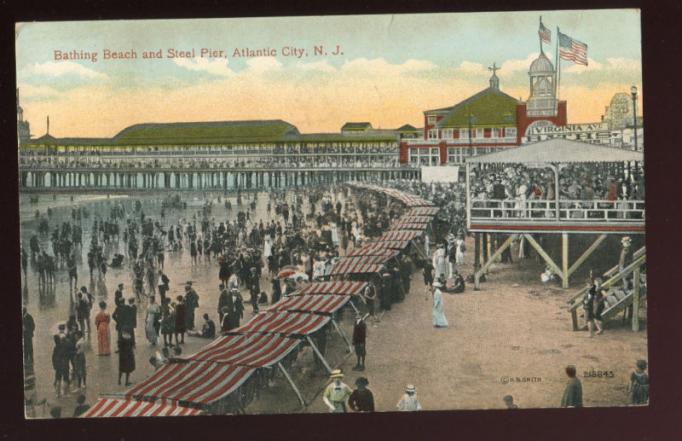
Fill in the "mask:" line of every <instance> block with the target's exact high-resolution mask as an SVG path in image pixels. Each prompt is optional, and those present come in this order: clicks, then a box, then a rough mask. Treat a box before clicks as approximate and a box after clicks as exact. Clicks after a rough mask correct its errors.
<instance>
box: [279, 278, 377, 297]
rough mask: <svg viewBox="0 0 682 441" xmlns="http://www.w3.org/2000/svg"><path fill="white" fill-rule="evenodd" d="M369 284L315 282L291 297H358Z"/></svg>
mask: <svg viewBox="0 0 682 441" xmlns="http://www.w3.org/2000/svg"><path fill="white" fill-rule="evenodd" d="M365 286H367V282H356V281H350V280H344V281H338V282H315V283H311V284H310V285H306V286H304V287H303V288H301V289H300V290H298V291H296V292H294V293H292V294H291V296H290V297H296V296H304V295H305V296H309V295H327V294H330V295H336V296H339V295H340V296H353V295H358V294H360V293H361V292H362V290H363V289H365Z"/></svg>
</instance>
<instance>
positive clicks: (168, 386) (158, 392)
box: [125, 361, 256, 405]
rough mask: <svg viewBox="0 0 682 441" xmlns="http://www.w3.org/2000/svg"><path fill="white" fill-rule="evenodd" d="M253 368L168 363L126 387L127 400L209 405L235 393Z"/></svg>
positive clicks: (205, 363)
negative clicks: (130, 386)
mask: <svg viewBox="0 0 682 441" xmlns="http://www.w3.org/2000/svg"><path fill="white" fill-rule="evenodd" d="M255 369H256V368H253V367H250V366H238V365H233V364H228V363H213V362H203V361H183V362H175V363H169V364H166V365H165V366H163V367H162V368H160V369H159V370H157V371H156V372H154V373H153V374H152V375H151V376H150V377H148V378H147V379H146V380H144V381H142V382H141V383H139V384H137V385H136V386H133V387H132V388H130V389H129V390H128V391H127V392H126V393H125V397H126V398H127V399H134V400H143V401H146V400H154V399H160V398H161V399H167V400H174V401H178V402H180V403H181V404H182V403H183V402H184V403H191V404H193V405H209V404H211V403H214V402H216V401H218V400H220V399H222V398H224V397H226V396H228V395H230V394H231V393H232V392H234V391H236V390H237V389H238V388H239V387H240V386H241V385H242V384H244V382H245V381H246V380H247V379H248V378H249V377H250V376H251V374H253V372H254V371H255Z"/></svg>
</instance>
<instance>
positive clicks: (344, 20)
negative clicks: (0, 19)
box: [15, 9, 643, 137]
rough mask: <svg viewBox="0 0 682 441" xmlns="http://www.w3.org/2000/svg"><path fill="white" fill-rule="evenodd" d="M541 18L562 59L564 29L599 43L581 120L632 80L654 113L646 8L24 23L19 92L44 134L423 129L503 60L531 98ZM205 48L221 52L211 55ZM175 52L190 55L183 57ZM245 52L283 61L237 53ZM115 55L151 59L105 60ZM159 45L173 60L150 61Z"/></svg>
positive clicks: (573, 87) (504, 86)
mask: <svg viewBox="0 0 682 441" xmlns="http://www.w3.org/2000/svg"><path fill="white" fill-rule="evenodd" d="M540 16H542V21H543V23H544V25H545V26H546V27H547V28H549V29H550V30H551V31H552V42H551V44H549V45H548V44H544V45H543V50H544V52H545V53H546V55H547V56H548V57H549V58H550V60H551V61H552V63H555V48H556V47H555V45H556V29H557V26H558V27H559V28H560V30H561V32H562V33H564V34H567V35H569V36H570V37H572V38H574V39H576V40H579V41H582V42H584V43H586V44H587V45H588V59H589V63H588V66H587V67H585V66H579V65H575V64H573V63H571V62H569V61H561V81H560V91H559V97H560V99H562V100H563V99H565V100H567V101H568V120H569V122H571V123H583V122H596V121H599V120H600V117H601V115H602V114H603V113H604V108H605V106H607V105H608V103H609V101H610V99H611V97H612V96H613V95H614V94H615V93H617V92H629V90H630V87H631V86H632V85H636V86H637V87H638V89H639V92H640V93H639V97H640V100H639V107H638V112H642V107H641V105H642V103H641V97H642V95H643V93H642V92H643V91H642V73H641V34H640V29H641V27H640V14H639V11H638V10H635V9H621V10H615V9H614V10H583V11H544V12H539V11H533V12H499V13H447V14H445V13H444V14H397V15H356V16H315V17H271V18H239V19H234V18H232V19H197V20H187V19H183V20H133V21H131V20H119V21H80V22H32V23H18V24H17V25H16V32H15V34H16V57H17V87H19V89H20V103H21V106H22V108H23V109H24V118H25V119H26V120H28V121H29V122H30V124H31V133H32V135H33V136H42V135H43V134H45V131H46V116H47V115H49V117H50V134H51V135H53V136H56V137H110V136H114V135H115V134H116V133H118V132H119V131H121V130H122V129H124V128H125V127H127V126H129V125H132V124H137V123H144V122H180V121H228V120H247V119H283V120H285V121H288V122H290V123H292V124H294V125H295V126H297V127H298V128H299V130H300V131H301V132H305V133H315V132H338V131H339V129H340V127H341V126H342V125H343V124H344V123H345V122H347V121H369V122H371V123H372V124H373V126H374V127H377V128H396V127H399V126H401V125H403V124H406V123H409V124H412V125H414V126H416V127H422V126H423V111H424V110H427V109H433V108H440V107H446V106H451V105H453V104H455V103H457V102H459V101H461V100H463V99H465V98H467V97H469V96H471V95H473V94H474V93H476V92H478V91H480V90H482V89H484V88H486V87H487V86H488V80H489V78H490V71H489V70H488V66H490V65H492V63H493V62H494V63H496V64H497V66H500V67H501V69H500V70H499V71H498V72H497V75H498V77H499V78H500V89H501V90H502V91H504V92H506V93H507V94H509V95H511V96H513V97H515V98H520V99H523V100H526V99H527V98H528V95H529V79H528V68H529V66H530V63H531V62H532V61H533V60H534V59H535V58H536V57H537V56H538V54H539V51H540V42H539V38H538V23H539V19H540ZM337 45H338V47H339V49H338V50H337ZM315 47H322V51H321V52H320V53H318V54H316V53H315ZM202 48H205V49H210V50H211V51H218V53H216V52H211V53H204V55H205V56H202V53H201V49H202ZM171 49H174V50H175V52H176V54H177V52H178V51H185V52H187V53H186V54H183V55H187V56H183V57H177V56H176V57H174V58H170V57H169V55H170V50H171ZM192 49H194V54H193V56H192V54H191V53H190V51H191V50H192ZM243 49H251V50H257V49H268V52H267V53H268V54H272V52H271V51H273V50H274V51H275V52H276V53H275V54H273V55H274V56H255V57H244V56H236V55H238V54H235V50H240V51H241V50H243ZM105 50H108V51H110V52H128V54H130V53H131V51H135V55H136V56H137V58H135V59H103V56H104V52H105ZM158 50H161V55H162V57H161V58H143V53H145V52H148V53H156V52H157V51H158ZM55 51H61V53H62V54H64V53H67V54H68V53H70V52H72V51H77V52H79V54H81V53H95V54H96V56H97V58H96V61H92V60H90V59H66V60H65V59H63V57H59V56H58V55H57V54H56V52H55ZM219 51H223V53H222V54H220V53H219ZM299 55H300V56H299Z"/></svg>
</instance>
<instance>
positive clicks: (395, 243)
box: [367, 239, 410, 250]
mask: <svg viewBox="0 0 682 441" xmlns="http://www.w3.org/2000/svg"><path fill="white" fill-rule="evenodd" d="M367 245H368V246H372V247H376V248H384V249H389V250H404V249H405V248H407V247H408V246H409V245H410V241H409V240H388V239H386V240H381V239H378V240H376V241H375V242H370V243H368V244H367Z"/></svg>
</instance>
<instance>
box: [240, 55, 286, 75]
mask: <svg viewBox="0 0 682 441" xmlns="http://www.w3.org/2000/svg"><path fill="white" fill-rule="evenodd" d="M246 65H247V67H248V73H247V74H249V75H251V74H257V75H258V74H263V73H266V72H273V71H279V70H281V69H282V63H280V62H279V61H278V60H277V59H276V58H275V57H256V58H250V59H249V60H248V61H247V62H246Z"/></svg>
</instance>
